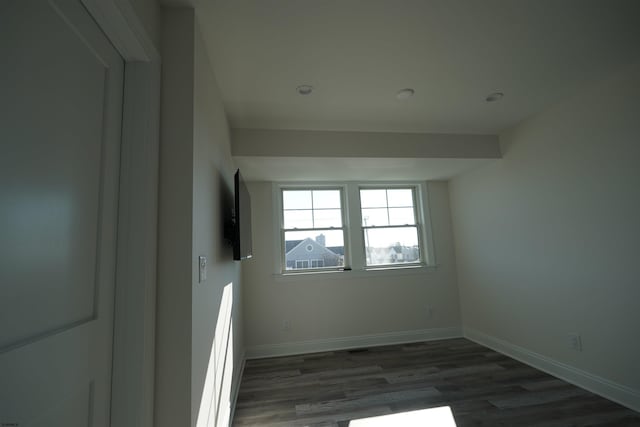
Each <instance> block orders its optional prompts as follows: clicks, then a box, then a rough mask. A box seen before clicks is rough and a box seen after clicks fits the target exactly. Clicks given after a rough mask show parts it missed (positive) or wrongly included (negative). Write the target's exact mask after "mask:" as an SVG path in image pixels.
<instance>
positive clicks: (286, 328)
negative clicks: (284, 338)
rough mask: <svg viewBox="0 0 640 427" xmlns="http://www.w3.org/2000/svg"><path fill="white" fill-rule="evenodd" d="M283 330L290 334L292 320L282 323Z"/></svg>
mask: <svg viewBox="0 0 640 427" xmlns="http://www.w3.org/2000/svg"><path fill="white" fill-rule="evenodd" d="M282 330H283V331H285V332H289V331H290V330H291V320H284V321H283V322H282Z"/></svg>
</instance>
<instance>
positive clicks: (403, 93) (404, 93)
mask: <svg viewBox="0 0 640 427" xmlns="http://www.w3.org/2000/svg"><path fill="white" fill-rule="evenodd" d="M415 93H416V91H415V90H413V89H411V88H406V89H402V90H399V91H398V93H396V98H398V99H409V98H411V97H412V96H413V94H415Z"/></svg>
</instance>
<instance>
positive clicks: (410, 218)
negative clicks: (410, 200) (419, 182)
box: [389, 208, 416, 225]
mask: <svg viewBox="0 0 640 427" xmlns="http://www.w3.org/2000/svg"><path fill="white" fill-rule="evenodd" d="M389 221H390V222H391V225H405V224H415V223H416V221H415V217H414V215H413V208H389Z"/></svg>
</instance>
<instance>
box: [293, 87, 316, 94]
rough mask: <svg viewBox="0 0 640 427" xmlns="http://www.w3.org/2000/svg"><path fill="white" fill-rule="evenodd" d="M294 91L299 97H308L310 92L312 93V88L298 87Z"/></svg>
mask: <svg viewBox="0 0 640 427" xmlns="http://www.w3.org/2000/svg"><path fill="white" fill-rule="evenodd" d="M296 91H298V93H299V94H300V95H309V94H310V93H311V92H313V86H310V85H300V86H298V87H297V88H296Z"/></svg>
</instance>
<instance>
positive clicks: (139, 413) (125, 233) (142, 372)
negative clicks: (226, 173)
mask: <svg viewBox="0 0 640 427" xmlns="http://www.w3.org/2000/svg"><path fill="white" fill-rule="evenodd" d="M81 2H82V4H83V5H84V7H85V8H86V9H87V11H88V12H89V14H90V15H91V16H92V17H93V19H94V20H95V21H96V23H97V24H98V26H99V27H100V28H101V29H102V31H103V32H104V33H105V35H106V36H107V38H108V39H109V40H110V41H111V43H112V44H113V45H114V47H115V48H116V50H117V51H118V52H119V53H120V55H121V56H122V58H123V60H124V62H125V68H124V70H125V71H124V93H123V95H124V96H123V108H122V118H123V120H122V141H121V144H122V145H121V154H120V192H119V196H118V234H117V239H118V242H117V266H116V284H115V302H114V326H113V361H112V381H111V425H113V426H142V427H152V426H153V407H154V378H155V327H156V320H155V311H156V259H157V219H158V166H159V138H160V137H159V128H160V65H161V64H160V54H159V52H158V50H157V49H156V47H155V46H154V44H153V42H152V41H151V38H150V37H149V35H148V34H147V32H146V30H145V29H144V26H143V25H142V23H141V21H140V19H139V18H138V16H137V14H136V13H135V10H134V8H133V7H132V5H131V0H81ZM158 7H160V6H159V5H158Z"/></svg>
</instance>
